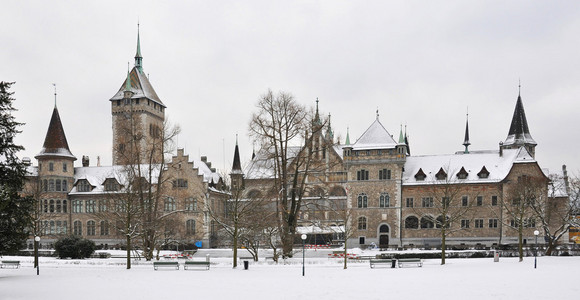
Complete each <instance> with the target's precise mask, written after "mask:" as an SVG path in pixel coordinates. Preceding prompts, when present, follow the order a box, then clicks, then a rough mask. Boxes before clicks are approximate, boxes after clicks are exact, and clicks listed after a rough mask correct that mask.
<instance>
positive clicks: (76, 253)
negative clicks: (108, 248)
mask: <svg viewBox="0 0 580 300" xmlns="http://www.w3.org/2000/svg"><path fill="white" fill-rule="evenodd" d="M95 248H96V245H95V242H93V241H91V240H87V239H84V238H81V237H78V236H68V237H64V238H61V239H59V240H58V241H56V243H54V250H55V252H56V255H57V256H58V257H59V258H68V257H70V258H73V259H78V258H89V257H91V255H92V254H93V253H94V252H95Z"/></svg>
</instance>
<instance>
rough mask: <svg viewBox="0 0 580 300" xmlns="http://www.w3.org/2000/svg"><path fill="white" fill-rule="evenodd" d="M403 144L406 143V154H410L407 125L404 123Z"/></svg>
mask: <svg viewBox="0 0 580 300" xmlns="http://www.w3.org/2000/svg"><path fill="white" fill-rule="evenodd" d="M405 145H407V155H411V148H409V136H408V135H407V125H405Z"/></svg>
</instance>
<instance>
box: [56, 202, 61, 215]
mask: <svg viewBox="0 0 580 300" xmlns="http://www.w3.org/2000/svg"><path fill="white" fill-rule="evenodd" d="M61 210H62V205H61V203H60V200H58V199H57V200H56V212H57V213H59V212H61Z"/></svg>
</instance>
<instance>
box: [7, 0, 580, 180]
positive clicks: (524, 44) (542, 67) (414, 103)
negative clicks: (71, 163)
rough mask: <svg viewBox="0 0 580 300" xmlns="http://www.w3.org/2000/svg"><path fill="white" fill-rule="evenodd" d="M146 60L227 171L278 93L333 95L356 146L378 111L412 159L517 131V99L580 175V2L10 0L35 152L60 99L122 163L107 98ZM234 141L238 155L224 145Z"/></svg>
mask: <svg viewBox="0 0 580 300" xmlns="http://www.w3.org/2000/svg"><path fill="white" fill-rule="evenodd" d="M138 19H139V21H140V23H141V50H142V54H143V57H144V58H143V69H144V71H145V72H146V73H148V74H149V76H150V81H151V83H152V84H153V86H154V88H155V90H156V91H157V94H158V95H159V96H160V97H161V100H162V101H163V102H164V103H165V104H166V105H167V107H168V108H167V110H166V115H167V116H168V117H169V118H170V120H171V121H172V122H174V123H178V124H180V125H181V127H182V134H181V135H180V136H179V145H180V146H181V147H184V148H185V149H186V152H187V153H188V154H190V155H191V156H194V157H199V156H200V155H207V156H208V157H209V160H210V161H212V162H213V163H214V166H217V167H218V168H222V167H223V165H224V163H225V165H227V168H228V169H229V168H230V167H231V161H232V156H233V146H234V143H235V135H236V133H238V134H239V135H240V148H241V149H240V150H241V154H242V156H243V157H242V160H248V159H249V157H250V155H251V153H252V142H251V141H250V139H249V137H248V135H247V127H248V122H249V119H250V116H251V113H252V111H254V110H255V103H256V102H257V100H258V98H259V96H260V95H262V94H263V93H265V92H266V91H267V90H268V89H269V88H270V89H272V90H274V91H280V90H282V91H286V92H291V93H292V94H293V95H294V96H295V98H296V99H297V100H298V101H299V102H301V103H304V104H308V105H314V103H315V100H316V98H317V97H318V98H319V99H320V109H321V112H323V113H324V114H328V113H331V114H332V125H333V127H334V130H335V133H336V134H337V135H340V136H342V141H341V142H342V143H344V137H345V135H346V128H347V127H350V136H351V141H353V142H354V140H356V138H358V136H360V135H361V134H362V133H363V132H364V130H365V129H366V128H367V127H368V126H369V125H370V124H371V123H372V122H373V120H374V119H375V111H376V109H377V108H378V109H379V112H380V120H381V122H382V123H383V125H384V126H385V127H386V128H387V130H389V132H390V133H391V134H393V135H395V136H398V133H399V128H400V127H399V126H400V124H407V130H408V134H409V136H410V142H411V145H410V147H411V151H412V155H425V154H444V153H453V152H455V151H458V150H462V149H463V146H462V145H461V144H462V142H463V136H464V129H465V113H466V110H467V107H469V126H470V137H471V143H472V146H471V147H470V149H471V150H485V149H497V148H498V143H499V142H500V141H503V140H505V138H506V136H507V133H508V129H509V125H510V121H511V117H512V114H513V110H514V107H515V103H516V99H517V95H518V79H521V85H522V88H521V95H522V99H523V101H524V107H525V110H526V115H527V118H528V123H529V127H530V131H531V134H532V136H533V138H534V139H535V140H536V141H537V142H538V146H537V148H536V159H537V160H538V161H539V163H540V166H542V167H544V168H549V169H550V170H551V171H552V172H556V171H559V170H560V168H561V165H562V164H567V165H568V170H569V171H570V172H573V173H578V171H579V170H580V158H579V156H578V149H579V146H580V140H579V136H580V134H579V133H578V119H577V118H578V112H579V110H580V102H579V101H578V95H579V94H580V85H579V83H580V55H579V53H580V51H579V50H580V2H578V1H123V2H119V1H94V2H88V1H12V0H8V1H6V0H5V1H3V4H2V9H1V10H0V20H2V26H0V80H4V81H15V82H16V84H15V85H13V88H12V91H14V92H15V95H14V96H15V98H16V103H15V106H16V107H17V108H18V109H19V111H18V112H17V113H16V117H17V120H18V121H20V122H24V123H26V125H25V126H23V127H22V128H21V129H22V131H23V133H22V134H21V135H20V136H19V137H18V139H17V142H18V143H20V144H22V145H23V146H25V147H26V150H25V151H24V152H23V153H21V154H22V156H29V157H34V155H36V154H37V153H38V152H39V151H40V150H41V148H42V143H43V141H44V137H45V135H46V130H47V126H48V123H49V120H50V116H51V113H52V108H53V106H54V96H53V93H54V91H53V86H52V83H56V84H57V92H58V108H59V111H60V116H61V119H62V122H63V125H64V127H65V132H66V135H67V138H68V142H69V146H70V148H71V151H72V152H73V154H75V155H76V156H77V158H78V161H77V165H80V158H81V157H82V155H89V156H90V157H91V164H92V165H93V164H95V163H96V157H97V156H100V157H101V163H102V164H103V165H109V164H110V163H111V141H112V133H111V114H110V103H109V99H110V98H111V97H112V96H113V95H114V94H115V92H117V90H118V89H119V88H120V86H121V84H122V83H123V81H124V79H125V77H126V73H127V62H130V63H131V66H133V63H134V58H133V57H134V56H135V47H136V39H137V20H138ZM224 149H225V153H224Z"/></svg>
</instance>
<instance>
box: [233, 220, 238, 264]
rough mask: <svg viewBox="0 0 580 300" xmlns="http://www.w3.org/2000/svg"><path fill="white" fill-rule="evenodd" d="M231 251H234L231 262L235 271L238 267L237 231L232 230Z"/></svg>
mask: <svg viewBox="0 0 580 300" xmlns="http://www.w3.org/2000/svg"><path fill="white" fill-rule="evenodd" d="M233 238H234V239H233V248H234V249H233V250H234V258H233V259H234V261H233V268H234V269H235V268H236V267H237V266H238V231H237V229H234V234H233Z"/></svg>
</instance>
